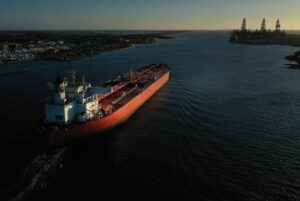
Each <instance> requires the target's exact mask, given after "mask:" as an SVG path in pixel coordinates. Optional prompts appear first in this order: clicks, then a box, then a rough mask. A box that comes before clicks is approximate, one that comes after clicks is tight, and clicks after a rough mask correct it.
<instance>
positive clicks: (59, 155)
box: [0, 147, 68, 201]
mask: <svg viewBox="0 0 300 201" xmlns="http://www.w3.org/2000/svg"><path fill="white" fill-rule="evenodd" d="M67 151H68V148H67V147H64V148H61V149H58V150H55V151H52V152H50V153H43V154H40V155H38V156H37V157H36V158H35V159H34V160H33V161H32V162H31V164H30V165H29V166H28V167H27V168H26V169H25V170H24V172H23V174H22V176H21V179H20V180H19V182H18V183H17V184H15V185H13V186H11V187H8V188H6V189H4V190H2V192H0V195H1V196H0V198H1V197H2V196H3V197H4V200H9V201H23V200H31V198H32V197H34V196H36V195H38V194H39V193H40V192H41V191H43V190H45V189H46V188H47V186H48V185H50V184H51V183H52V182H53V181H54V180H55V178H56V176H57V175H58V173H59V171H60V170H61V169H62V167H63V159H64V157H65V155H66V153H67ZM1 200H2V198H1Z"/></svg>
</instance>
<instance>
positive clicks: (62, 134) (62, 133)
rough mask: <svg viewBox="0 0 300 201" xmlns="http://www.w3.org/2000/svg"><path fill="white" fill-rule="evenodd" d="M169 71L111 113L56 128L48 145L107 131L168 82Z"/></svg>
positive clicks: (125, 118) (126, 117) (51, 145)
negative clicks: (78, 123) (73, 124)
mask: <svg viewBox="0 0 300 201" xmlns="http://www.w3.org/2000/svg"><path fill="white" fill-rule="evenodd" d="M169 78H170V72H169V71H168V72H166V73H165V74H164V75H163V76H161V77H160V78H159V79H158V80H156V81H155V82H154V83H152V84H151V85H150V86H149V87H147V89H145V90H144V91H143V92H142V93H140V94H138V95H137V96H135V97H134V98H132V99H131V100H130V101H129V102H128V103H127V104H125V105H124V106H122V107H121V108H119V109H118V110H117V111H115V112H113V113H112V114H110V115H108V116H106V117H104V118H102V119H99V120H92V121H89V122H88V123H86V124H80V125H76V126H74V127H72V128H70V129H68V130H57V131H54V132H51V133H50V134H49V146H50V147H54V146H59V145H62V144H64V143H67V142H69V141H72V140H75V139H79V138H83V137H87V136H89V135H92V134H99V133H103V132H105V131H108V130H110V129H112V128H114V127H115V126H117V125H119V124H121V123H123V122H124V121H126V120H127V119H128V118H129V117H130V116H131V115H132V114H133V113H134V112H135V111H136V110H137V109H138V108H139V107H141V106H142V105H143V103H145V102H146V101H147V100H148V99H149V98H150V97H151V96H152V95H153V94H155V93H156V92H157V91H158V90H159V89H160V88H161V87H162V86H164V85H165V84H166V82H168V80H169Z"/></svg>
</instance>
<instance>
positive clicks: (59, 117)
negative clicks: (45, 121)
mask: <svg viewBox="0 0 300 201" xmlns="http://www.w3.org/2000/svg"><path fill="white" fill-rule="evenodd" d="M55 118H56V119H57V120H64V117H63V116H62V115H55Z"/></svg>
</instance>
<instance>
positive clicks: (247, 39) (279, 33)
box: [229, 18, 300, 69]
mask: <svg viewBox="0 0 300 201" xmlns="http://www.w3.org/2000/svg"><path fill="white" fill-rule="evenodd" d="M280 27H281V25H280V21H279V19H278V20H277V21H276V24H275V29H274V30H273V31H272V30H270V29H268V30H267V29H266V20H265V18H264V19H263V21H262V24H261V29H260V30H255V31H251V30H249V29H247V26H246V19H245V18H244V19H243V22H242V26H241V29H240V30H233V31H232V32H231V35H230V38H229V42H231V43H239V44H247V45H290V46H295V47H300V34H291V33H289V34H288V33H286V32H285V31H284V30H281V29H280ZM285 59H287V60H289V61H293V62H296V63H297V64H295V65H290V67H291V68H299V69H300V51H297V52H295V53H294V54H293V55H289V56H286V57H285Z"/></svg>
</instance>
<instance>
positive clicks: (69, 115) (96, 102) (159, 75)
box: [42, 64, 170, 147]
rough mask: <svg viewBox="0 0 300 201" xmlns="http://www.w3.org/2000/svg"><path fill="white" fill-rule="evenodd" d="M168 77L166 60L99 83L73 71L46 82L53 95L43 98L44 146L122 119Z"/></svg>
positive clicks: (96, 131)
mask: <svg viewBox="0 0 300 201" xmlns="http://www.w3.org/2000/svg"><path fill="white" fill-rule="evenodd" d="M169 78H170V70H169V67H168V66H167V65H166V64H151V65H148V66H145V67H142V68H139V69H135V70H131V71H130V72H127V73H125V74H122V75H120V76H118V77H117V78H116V79H113V80H109V81H107V82H106V83H104V84H102V85H100V86H93V85H92V84H91V83H88V82H86V81H85V79H84V77H82V79H81V80H80V81H79V82H78V80H77V79H76V73H75V71H69V72H68V73H67V76H66V77H64V78H61V77H57V79H56V80H55V81H54V82H51V83H48V88H49V89H51V90H52V91H53V96H52V97H49V98H47V99H46V103H45V118H44V120H43V127H42V128H43V129H42V132H43V133H44V134H45V135H46V136H47V138H48V140H47V144H48V147H55V146H59V145H62V144H65V143H67V142H70V141H73V140H76V139H79V138H83V137H87V136H90V135H93V134H99V133H103V132H105V131H108V130H110V129H112V128H114V127H115V126H117V125H119V124H121V123H123V122H125V121H126V120H127V119H128V118H129V117H130V116H131V115H132V114H133V113H134V112H135V111H136V110H137V109H138V108H139V107H141V106H142V105H143V103H145V102H146V101H147V100H148V99H149V98H150V97H151V96H152V95H153V94H155V92H157V91H158V90H159V89H160V88H161V87H162V86H164V85H165V84H166V83H167V82H168V80H169Z"/></svg>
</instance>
